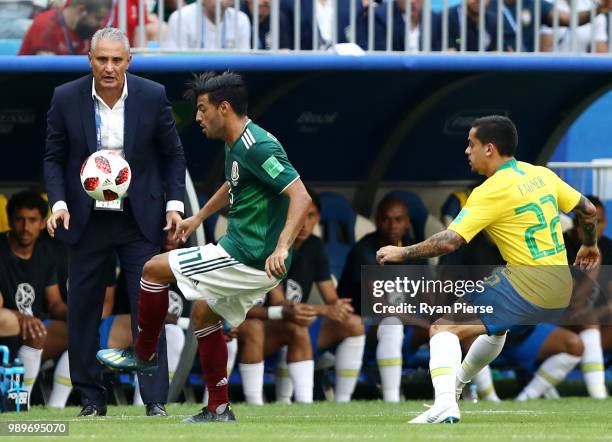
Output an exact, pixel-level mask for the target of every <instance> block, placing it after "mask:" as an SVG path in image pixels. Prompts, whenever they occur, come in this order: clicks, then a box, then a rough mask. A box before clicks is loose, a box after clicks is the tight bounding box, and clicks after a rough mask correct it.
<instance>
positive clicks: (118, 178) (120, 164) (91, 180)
mask: <svg viewBox="0 0 612 442" xmlns="http://www.w3.org/2000/svg"><path fill="white" fill-rule="evenodd" d="M131 179H132V171H131V170H130V165H129V164H128V163H127V161H125V160H124V159H123V157H122V156H120V155H118V154H116V153H114V152H112V151H109V150H100V151H98V152H95V153H93V154H91V155H90V156H89V158H87V159H86V160H85V161H84V162H83V165H82V166H81V184H82V185H83V189H84V190H85V193H87V195H89V196H90V197H92V198H93V199H95V200H97V201H114V200H116V199H117V198H121V197H122V196H123V195H124V194H125V192H127V190H128V187H130V180H131Z"/></svg>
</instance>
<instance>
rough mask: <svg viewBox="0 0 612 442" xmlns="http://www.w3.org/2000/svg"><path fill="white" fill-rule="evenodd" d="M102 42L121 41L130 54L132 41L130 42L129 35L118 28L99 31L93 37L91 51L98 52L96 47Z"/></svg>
mask: <svg viewBox="0 0 612 442" xmlns="http://www.w3.org/2000/svg"><path fill="white" fill-rule="evenodd" d="M100 40H113V41H120V42H121V43H123V46H125V49H127V51H128V53H129V52H130V40H128V38H127V35H125V32H123V31H122V30H121V29H117V28H102V29H98V30H97V31H96V33H95V34H94V35H93V37H91V51H92V52H93V51H95V50H96V46H98V42H99V41H100Z"/></svg>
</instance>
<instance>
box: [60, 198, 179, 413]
mask: <svg viewBox="0 0 612 442" xmlns="http://www.w3.org/2000/svg"><path fill="white" fill-rule="evenodd" d="M159 250H160V245H159V244H153V243H152V242H150V241H149V240H148V239H147V238H146V237H145V236H144V235H143V234H142V232H141V231H140V229H139V228H138V225H137V224H136V220H135V219H134V215H133V214H132V210H131V207H130V204H129V198H126V199H125V200H124V209H123V211H120V212H119V211H96V210H93V212H92V213H91V216H90V218H89V221H88V223H87V226H86V227H85V231H84V233H83V235H82V236H81V238H80V239H79V241H78V242H77V243H76V244H74V245H72V246H70V247H69V273H68V274H69V286H68V351H69V362H70V377H71V380H72V385H73V386H74V388H76V389H77V390H78V391H79V392H80V394H81V402H82V403H83V405H90V404H91V405H98V406H102V405H106V389H105V388H104V384H103V381H102V366H101V365H100V364H99V362H98V361H97V359H96V352H97V351H98V350H99V347H100V344H99V341H100V337H99V331H98V328H99V326H100V317H101V315H102V307H103V304H104V294H105V291H106V286H107V285H108V281H106V279H108V277H107V276H106V275H107V274H108V272H107V271H105V269H106V268H107V267H105V266H109V265H112V264H110V263H111V262H114V261H112V260H113V258H114V257H115V256H116V257H117V258H118V259H119V265H120V267H121V270H122V272H123V273H124V275H125V279H126V286H127V292H128V296H129V302H130V310H131V316H132V338H133V342H135V340H136V336H137V334H138V323H137V315H138V296H139V293H140V277H141V275H142V269H143V266H144V264H145V263H146V262H147V261H148V260H149V259H150V258H151V257H153V256H154V255H156V254H157V253H159ZM157 352H158V358H159V370H158V371H157V372H156V374H154V375H152V376H139V378H138V382H139V385H140V392H141V395H142V399H143V402H144V403H145V404H147V403H152V402H160V403H166V402H167V396H168V362H167V357H166V335H165V328H164V327H162V330H161V335H160V339H159V346H158V350H157Z"/></svg>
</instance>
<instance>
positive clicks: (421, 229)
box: [385, 190, 429, 242]
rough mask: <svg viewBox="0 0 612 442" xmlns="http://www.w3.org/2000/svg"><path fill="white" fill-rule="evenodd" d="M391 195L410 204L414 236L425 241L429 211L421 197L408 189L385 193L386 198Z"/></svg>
mask: <svg viewBox="0 0 612 442" xmlns="http://www.w3.org/2000/svg"><path fill="white" fill-rule="evenodd" d="M389 197H395V198H399V199H401V200H402V201H404V203H405V204H406V206H408V213H409V215H410V222H411V223H412V229H413V231H414V237H415V239H416V240H417V241H418V242H420V241H423V240H424V239H425V224H426V223H427V217H428V216H429V213H428V212H427V208H426V207H425V204H423V200H421V197H420V196H418V195H417V194H416V193H414V192H410V191H408V190H392V191H391V192H389V193H387V194H386V195H385V198H389Z"/></svg>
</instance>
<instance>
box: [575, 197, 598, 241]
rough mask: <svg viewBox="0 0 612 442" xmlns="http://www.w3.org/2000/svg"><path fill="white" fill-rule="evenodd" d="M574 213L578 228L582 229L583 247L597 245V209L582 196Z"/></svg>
mask: <svg viewBox="0 0 612 442" xmlns="http://www.w3.org/2000/svg"><path fill="white" fill-rule="evenodd" d="M574 212H576V216H577V217H578V222H579V223H580V227H582V232H583V240H582V242H583V244H584V245H585V246H593V245H595V244H597V209H595V206H594V205H593V203H591V202H590V201H589V200H588V199H587V197H585V196H584V195H582V196H581V197H580V202H579V203H578V205H577V206H576V208H575V209H574Z"/></svg>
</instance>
